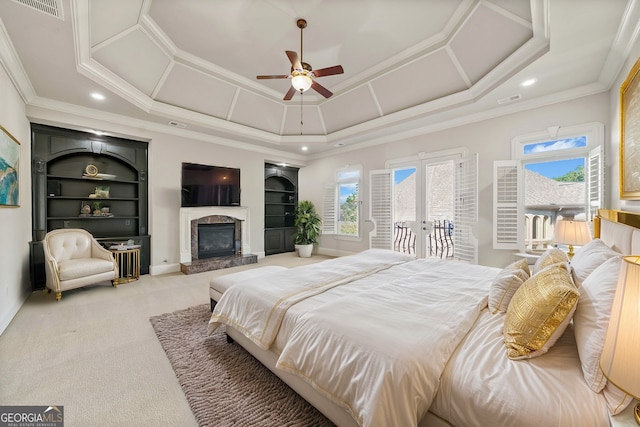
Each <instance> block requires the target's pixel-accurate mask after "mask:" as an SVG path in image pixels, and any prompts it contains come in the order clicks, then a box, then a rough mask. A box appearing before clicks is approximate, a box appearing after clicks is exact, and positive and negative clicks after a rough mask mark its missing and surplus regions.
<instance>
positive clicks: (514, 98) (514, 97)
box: [498, 94, 522, 104]
mask: <svg viewBox="0 0 640 427" xmlns="http://www.w3.org/2000/svg"><path fill="white" fill-rule="evenodd" d="M520 98H522V95H520V94H517V95H511V96H508V97H506V98H502V99H498V104H508V103H509V102H513V101H517V100H519V99H520Z"/></svg>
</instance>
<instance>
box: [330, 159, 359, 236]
mask: <svg viewBox="0 0 640 427" xmlns="http://www.w3.org/2000/svg"><path fill="white" fill-rule="evenodd" d="M361 175H362V173H361V167H359V166H347V167H345V168H343V169H339V170H337V171H336V175H335V176H336V179H335V182H333V183H331V184H329V185H327V186H326V188H325V196H324V209H323V221H322V222H323V230H322V232H323V233H324V234H333V235H337V236H347V237H359V236H360V197H359V188H360V176H361Z"/></svg>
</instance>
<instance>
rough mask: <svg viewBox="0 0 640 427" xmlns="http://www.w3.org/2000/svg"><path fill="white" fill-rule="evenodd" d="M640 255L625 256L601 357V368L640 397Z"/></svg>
mask: <svg viewBox="0 0 640 427" xmlns="http://www.w3.org/2000/svg"><path fill="white" fill-rule="evenodd" d="M638 355H640V256H626V257H624V258H623V262H622V264H621V266H620V275H619V277H618V287H617V288H616V294H615V297H614V299H613V306H612V308H611V318H610V320H609V327H608V329H607V335H606V337H605V341H604V348H603V350H602V355H601V356H600V368H601V369H602V372H603V373H604V375H605V376H606V377H607V379H608V380H609V381H611V382H612V383H613V384H615V385H616V386H617V387H618V388H619V389H621V390H622V391H624V392H625V393H627V394H629V395H631V396H633V397H635V398H636V399H637V398H638V397H640V363H638Z"/></svg>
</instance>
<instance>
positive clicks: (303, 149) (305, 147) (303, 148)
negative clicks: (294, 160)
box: [301, 146, 309, 151]
mask: <svg viewBox="0 0 640 427" xmlns="http://www.w3.org/2000/svg"><path fill="white" fill-rule="evenodd" d="M308 149H309V147H307V146H304V147H302V148H301V150H302V151H307V150H308Z"/></svg>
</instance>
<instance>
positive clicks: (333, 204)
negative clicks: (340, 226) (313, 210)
mask: <svg viewBox="0 0 640 427" xmlns="http://www.w3.org/2000/svg"><path fill="white" fill-rule="evenodd" d="M337 209H338V201H337V197H336V185H335V184H333V183H332V184H325V186H324V195H323V200H322V234H336V219H337V215H336V212H337Z"/></svg>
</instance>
